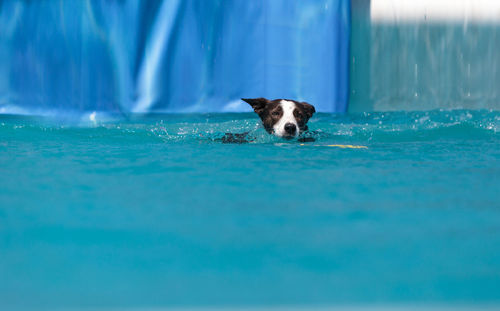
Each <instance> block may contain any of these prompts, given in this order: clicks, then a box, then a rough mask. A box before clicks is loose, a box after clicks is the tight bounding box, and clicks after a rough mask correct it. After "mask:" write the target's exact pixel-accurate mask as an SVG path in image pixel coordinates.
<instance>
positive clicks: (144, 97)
mask: <svg viewBox="0 0 500 311" xmlns="http://www.w3.org/2000/svg"><path fill="white" fill-rule="evenodd" d="M349 24H350V1H348V0H301V1H290V0H273V1H265V0H252V1H248V0H165V1H159V0H158V1H144V0H141V1H139V0H122V1H120V0H114V1H109V0H108V1H105V0H95V1H91V0H81V1H64V0H52V1H28V0H9V1H1V0H0V112H3V113H28V114H37V113H47V112H49V113H50V112H55V113H57V112H85V111H108V112H124V113H129V112H152V111H168V112H182V111H189V112H205V111H219V112H220V111H248V107H247V105H246V104H244V103H242V102H241V101H240V100H239V98H240V97H268V98H293V99H299V100H305V101H308V102H310V103H312V104H314V105H315V106H316V107H317V109H318V110H319V111H326V112H333V111H345V110H346V105H347V96H348V57H349V55H348V54H349Z"/></svg>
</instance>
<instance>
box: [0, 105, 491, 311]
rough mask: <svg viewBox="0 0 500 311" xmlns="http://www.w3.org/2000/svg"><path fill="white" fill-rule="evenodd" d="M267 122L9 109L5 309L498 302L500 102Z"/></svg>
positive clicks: (3, 194)
mask: <svg viewBox="0 0 500 311" xmlns="http://www.w3.org/2000/svg"><path fill="white" fill-rule="evenodd" d="M258 121H259V120H258V119H257V118H256V117H255V115H254V114H193V115H183V114H180V115H150V116H132V117H129V118H128V119H113V118H112V119H108V120H100V118H99V116H98V117H97V121H92V122H91V121H85V122H83V123H81V122H76V123H75V122H60V121H59V122H56V121H54V120H49V119H40V118H33V117H26V116H7V115H3V116H0V307H2V308H3V307H9V308H14V307H19V308H41V307H46V308H56V307H58V308H67V307H87V306H88V307H104V308H106V307H120V306H127V307H163V306H273V305H301V306H304V305H305V306H312V305H346V304H347V305H349V304H372V303H382V304H392V303H394V304H396V303H408V304H412V303H461V302H466V303H490V302H497V301H498V300H499V299H500V290H499V288H500V246H499V245H500V201H499V190H500V113H499V112H495V111H437V110H436V111H428V112H412V113H408V112H391V113H370V114H351V115H349V114H348V115H335V114H317V115H316V116H315V117H314V118H313V119H312V120H311V121H310V128H311V130H313V131H314V132H315V133H314V134H313V136H314V137H315V138H316V142H312V143H299V142H297V141H285V140H281V139H279V138H275V137H272V136H269V135H268V134H267V133H265V131H264V130H263V129H262V128H260V127H259V122H258ZM245 131H250V135H251V137H253V139H254V141H253V142H251V143H247V144H222V143H221V142H220V141H218V139H219V138H220V137H221V136H222V135H223V134H224V133H226V132H233V133H240V132H245ZM333 144H350V145H362V146H366V147H368V148H367V149H349V148H338V147H331V146H329V145H333Z"/></svg>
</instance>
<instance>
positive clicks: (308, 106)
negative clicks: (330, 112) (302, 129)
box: [300, 102, 316, 119]
mask: <svg viewBox="0 0 500 311" xmlns="http://www.w3.org/2000/svg"><path fill="white" fill-rule="evenodd" d="M300 104H301V105H302V109H304V112H305V113H306V116H307V118H308V119H310V118H311V117H312V115H313V114H314V113H315V112H316V109H314V106H313V105H311V104H309V103H306V102H301V103H300Z"/></svg>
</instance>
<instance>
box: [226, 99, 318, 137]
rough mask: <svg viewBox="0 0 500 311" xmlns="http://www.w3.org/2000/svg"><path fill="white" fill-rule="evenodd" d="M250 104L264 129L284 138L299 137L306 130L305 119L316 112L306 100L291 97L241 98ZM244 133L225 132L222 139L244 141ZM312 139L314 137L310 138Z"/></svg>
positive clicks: (307, 119)
mask: <svg viewBox="0 0 500 311" xmlns="http://www.w3.org/2000/svg"><path fill="white" fill-rule="evenodd" d="M242 100H243V101H245V102H247V103H248V104H250V106H252V108H253V110H254V111H255V113H257V115H258V116H259V117H260V119H261V120H262V124H263V125H264V128H265V130H266V131H267V132H268V133H269V134H273V135H276V136H279V137H283V138H286V139H292V138H299V136H300V135H301V134H302V133H304V132H306V131H307V130H308V128H307V121H309V119H310V118H311V117H312V115H313V114H314V113H315V112H316V110H315V109H314V106H313V105H311V104H308V103H306V102H298V101H295V100H291V99H275V100H269V99H266V98H262V97H261V98H242ZM246 134H248V133H243V134H231V133H226V135H225V136H224V137H223V139H222V141H223V142H225V143H244V142H248V141H246ZM299 140H300V141H311V138H304V137H303V138H299ZM312 140H314V139H312Z"/></svg>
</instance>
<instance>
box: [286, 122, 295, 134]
mask: <svg viewBox="0 0 500 311" xmlns="http://www.w3.org/2000/svg"><path fill="white" fill-rule="evenodd" d="M285 132H286V133H287V134H290V135H295V132H297V127H296V126H295V124H292V123H287V124H285Z"/></svg>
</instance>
